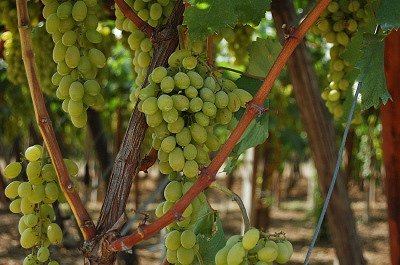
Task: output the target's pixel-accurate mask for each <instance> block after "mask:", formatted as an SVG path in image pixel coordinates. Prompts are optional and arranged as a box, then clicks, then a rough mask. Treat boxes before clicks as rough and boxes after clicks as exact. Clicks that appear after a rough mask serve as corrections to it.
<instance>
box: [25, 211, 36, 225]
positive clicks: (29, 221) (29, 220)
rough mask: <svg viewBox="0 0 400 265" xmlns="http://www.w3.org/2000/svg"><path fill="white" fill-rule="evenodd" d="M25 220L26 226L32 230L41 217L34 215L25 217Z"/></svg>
mask: <svg viewBox="0 0 400 265" xmlns="http://www.w3.org/2000/svg"><path fill="white" fill-rule="evenodd" d="M23 218H24V223H25V225H26V226H27V227H31V228H32V227H34V226H35V225H36V224H37V223H38V221H39V217H38V216H37V215H36V214H34V213H31V214H28V215H25V216H24V217H23Z"/></svg>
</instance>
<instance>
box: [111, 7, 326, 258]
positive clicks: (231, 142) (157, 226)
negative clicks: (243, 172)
mask: <svg viewBox="0 0 400 265" xmlns="http://www.w3.org/2000/svg"><path fill="white" fill-rule="evenodd" d="M330 2H331V0H321V1H319V2H318V3H317V4H316V6H315V7H314V8H313V9H312V10H311V12H310V13H309V14H308V15H307V17H306V18H305V19H304V20H303V22H302V23H301V24H300V25H299V27H298V28H297V29H296V30H295V31H294V32H293V34H292V35H291V36H290V37H289V38H288V39H287V40H286V42H285V44H284V46H283V48H282V51H281V52H280V54H279V55H278V57H277V58H276V60H275V62H274V64H273V66H272V68H271V70H270V71H269V73H268V75H267V77H266V78H265V80H264V82H263V84H262V85H261V87H260V88H259V90H258V92H257V94H256V95H255V97H254V98H253V100H252V101H251V102H250V103H249V105H248V107H247V108H246V111H245V113H244V115H243V117H242V118H241V120H240V121H239V123H238V126H237V127H236V128H235V129H234V130H233V132H232V133H231V135H230V137H229V139H228V140H227V141H226V143H225V144H224V145H223V146H222V148H221V149H220V150H219V151H218V154H217V155H216V157H215V158H214V159H213V160H212V162H211V164H210V165H209V166H208V167H207V168H206V169H204V170H203V171H202V172H201V174H200V177H199V178H198V180H197V181H196V182H195V184H194V185H193V186H192V187H191V188H190V189H189V190H188V192H187V193H186V194H185V195H183V196H182V198H181V199H180V200H179V201H178V202H177V203H176V204H175V205H174V207H172V208H171V209H170V210H169V211H168V212H166V213H165V214H164V215H163V216H162V217H160V218H159V219H157V220H156V221H155V222H153V223H152V224H149V225H146V226H141V229H140V231H136V232H134V233H133V234H131V235H128V236H125V237H122V238H120V239H118V240H115V241H114V242H112V243H111V248H112V250H113V251H124V250H127V249H130V248H132V247H133V246H134V245H136V244H137V243H139V242H140V241H142V240H145V239H147V238H149V237H151V236H153V235H154V234H155V233H157V232H159V231H160V230H161V229H162V228H164V227H165V226H167V225H168V224H170V223H172V222H174V221H175V220H177V218H179V217H180V216H181V213H182V212H183V211H184V210H185V209H186V208H187V207H188V205H189V204H190V203H191V201H192V200H193V199H194V198H195V197H196V196H197V195H198V194H199V193H200V192H202V191H203V190H204V189H205V188H207V187H208V186H209V185H210V184H211V183H212V182H213V181H214V180H215V174H216V173H217V172H218V170H219V168H220V167H221V165H222V164H223V162H224V161H225V160H226V158H227V157H228V156H229V154H230V153H231V151H232V150H233V148H234V146H235V145H236V143H237V142H238V141H239V139H240V137H241V136H242V135H243V133H244V131H245V130H246V128H247V127H248V125H249V124H250V122H251V121H252V120H253V119H254V117H255V116H256V115H257V114H258V115H260V114H262V108H263V105H262V103H263V102H264V100H265V98H266V97H267V95H268V93H269V92H270V90H271V88H272V86H273V84H274V82H275V80H276V78H277V77H278V75H279V73H280V72H281V71H282V69H283V67H284V66H285V65H286V63H287V61H288V60H289V57H290V55H291V54H292V53H293V51H294V49H295V48H296V46H297V45H298V44H299V43H300V42H301V41H302V39H303V38H304V35H305V34H306V32H307V31H308V29H309V28H310V27H311V26H312V25H313V24H314V23H315V21H316V20H317V19H318V17H319V16H320V14H321V13H322V12H323V11H324V10H325V8H326V7H327V6H328V5H329V3H330Z"/></svg>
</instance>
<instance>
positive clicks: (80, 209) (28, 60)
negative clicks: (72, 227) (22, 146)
mask: <svg viewBox="0 0 400 265" xmlns="http://www.w3.org/2000/svg"><path fill="white" fill-rule="evenodd" d="M16 3H17V14H18V28H19V35H20V37H21V50H22V58H23V61H24V66H25V71H26V75H27V79H28V84H29V89H30V94H31V98H32V102H33V108H34V112H35V119H36V123H37V124H38V127H39V130H40V133H41V135H42V137H43V140H44V142H45V145H46V147H47V150H48V152H49V155H50V158H51V161H52V162H53V165H54V167H55V170H56V173H57V178H58V181H59V183H60V187H61V190H62V192H63V193H64V195H65V197H66V199H67V201H68V204H69V206H70V207H71V210H72V212H73V214H74V217H75V218H76V220H77V222H78V225H79V229H80V231H81V233H82V235H83V238H84V239H85V240H89V239H91V238H93V237H94V236H95V234H96V229H95V227H94V224H93V221H92V219H91V217H90V215H89V213H88V212H87V211H86V209H85V207H84V205H83V203H82V201H81V199H80V198H79V195H78V193H77V192H76V191H75V189H74V185H73V183H72V182H71V180H70V178H69V174H68V171H67V168H66V166H65V164H64V160H63V157H62V155H61V151H60V147H59V145H58V142H57V140H56V136H55V134H54V130H53V125H52V123H51V120H50V117H49V114H48V112H47V109H46V105H45V103H44V98H43V94H42V91H41V88H40V84H39V80H38V77H37V69H36V65H35V57H34V52H33V49H32V37H31V28H30V21H29V13H28V7H27V2H26V0H17V2H16Z"/></svg>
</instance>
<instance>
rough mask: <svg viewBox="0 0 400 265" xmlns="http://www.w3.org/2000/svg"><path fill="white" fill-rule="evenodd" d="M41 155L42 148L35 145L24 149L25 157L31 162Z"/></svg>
mask: <svg viewBox="0 0 400 265" xmlns="http://www.w3.org/2000/svg"><path fill="white" fill-rule="evenodd" d="M41 156H42V148H40V147H39V146H36V145H34V146H30V147H28V148H27V149H26V151H25V158H26V159H28V160H29V161H31V162H32V161H36V160H39V159H40V157H41Z"/></svg>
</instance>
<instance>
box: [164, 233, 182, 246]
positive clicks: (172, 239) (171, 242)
mask: <svg viewBox="0 0 400 265" xmlns="http://www.w3.org/2000/svg"><path fill="white" fill-rule="evenodd" d="M165 246H166V247H167V249H170V250H177V249H178V248H179V247H180V246H181V233H180V232H179V231H178V230H173V231H171V232H169V233H168V235H167V237H166V238H165Z"/></svg>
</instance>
